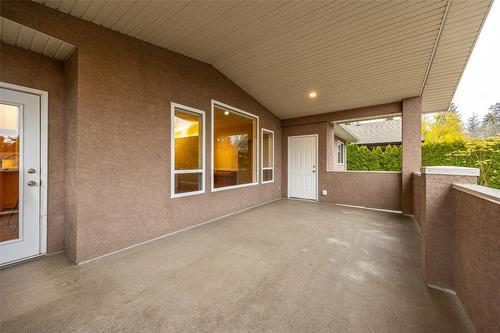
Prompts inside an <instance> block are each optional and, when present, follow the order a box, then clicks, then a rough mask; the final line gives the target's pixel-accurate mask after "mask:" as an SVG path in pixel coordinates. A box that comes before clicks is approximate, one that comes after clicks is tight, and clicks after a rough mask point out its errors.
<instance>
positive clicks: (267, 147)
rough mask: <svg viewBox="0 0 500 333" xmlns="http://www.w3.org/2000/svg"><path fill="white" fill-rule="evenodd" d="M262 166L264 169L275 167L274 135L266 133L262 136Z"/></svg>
mask: <svg viewBox="0 0 500 333" xmlns="http://www.w3.org/2000/svg"><path fill="white" fill-rule="evenodd" d="M262 138H263V141H264V142H263V143H262V149H263V152H262V166H263V167H264V168H270V167H272V166H273V134H272V133H266V132H264V135H263V136H262Z"/></svg>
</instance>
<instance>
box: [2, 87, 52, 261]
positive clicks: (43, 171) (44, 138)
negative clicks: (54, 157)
mask: <svg viewBox="0 0 500 333" xmlns="http://www.w3.org/2000/svg"><path fill="white" fill-rule="evenodd" d="M0 88H4V89H9V90H14V91H19V92H22V93H27V94H33V95H37V96H39V97H40V214H39V219H40V248H39V254H38V255H41V254H46V253H47V188H48V187H47V185H48V128H49V127H48V124H49V117H48V116H49V113H48V110H49V103H48V101H49V99H48V97H49V93H48V92H47V91H44V90H39V89H33V88H29V87H24V86H20V85H17V84H12V83H7V82H4V81H0ZM30 258H31V257H29V258H21V259H20V260H25V259H30Z"/></svg>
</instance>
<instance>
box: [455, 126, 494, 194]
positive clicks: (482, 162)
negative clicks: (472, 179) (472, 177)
mask: <svg viewBox="0 0 500 333" xmlns="http://www.w3.org/2000/svg"><path fill="white" fill-rule="evenodd" d="M499 154H500V135H497V136H495V137H490V138H486V139H473V140H468V141H466V142H465V149H464V150H457V151H454V152H452V153H449V154H446V155H447V156H449V157H460V158H463V163H467V160H469V159H472V161H474V164H475V165H476V167H477V168H479V170H480V174H479V180H478V182H479V185H483V186H488V185H489V182H498V176H499V174H498V172H499V171H498V170H497V167H498V165H496V166H495V165H494V164H495V162H496V161H498V155H499ZM492 166H493V167H492Z"/></svg>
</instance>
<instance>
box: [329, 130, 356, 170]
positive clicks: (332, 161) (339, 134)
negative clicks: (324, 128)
mask: <svg viewBox="0 0 500 333" xmlns="http://www.w3.org/2000/svg"><path fill="white" fill-rule="evenodd" d="M332 126H333V131H332V133H333V142H332V143H333V144H332V145H333V147H332V148H333V154H331V157H330V158H329V160H328V166H329V168H328V169H329V170H333V171H345V170H347V150H346V145H348V144H349V143H356V142H358V137H357V136H356V135H355V134H354V133H353V132H352V131H351V129H350V128H349V127H347V126H345V125H344V124H335V123H334V124H332ZM332 148H330V149H332Z"/></svg>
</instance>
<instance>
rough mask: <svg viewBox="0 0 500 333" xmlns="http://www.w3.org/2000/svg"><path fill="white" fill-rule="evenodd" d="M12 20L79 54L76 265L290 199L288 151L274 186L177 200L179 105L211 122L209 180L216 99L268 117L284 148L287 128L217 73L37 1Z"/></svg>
mask: <svg viewBox="0 0 500 333" xmlns="http://www.w3.org/2000/svg"><path fill="white" fill-rule="evenodd" d="M2 16H5V17H7V18H9V19H12V20H14V21H16V22H19V23H21V24H24V25H27V26H30V27H32V28H34V29H37V30H40V31H42V32H44V33H47V34H50V35H53V36H55V37H57V38H60V39H63V40H65V41H67V42H70V43H72V44H74V45H76V46H77V47H78V57H77V66H76V69H75V70H76V76H77V78H78V79H77V84H76V88H74V89H76V91H77V96H78V98H77V103H76V111H74V112H72V113H73V115H71V117H74V118H70V119H69V120H68V119H67V123H71V121H75V120H74V119H76V124H75V125H74V126H75V127H74V128H75V129H76V131H75V133H73V134H72V135H73V136H74V137H73V138H72V141H71V142H72V144H74V145H75V149H74V156H73V157H72V160H73V161H74V164H73V165H72V166H71V167H72V170H68V169H67V174H71V175H72V177H74V180H73V185H74V188H72V189H70V191H72V192H73V193H77V195H78V198H77V202H73V203H71V202H70V203H69V204H68V205H67V206H66V207H67V208H68V209H69V210H71V214H73V215H72V216H73V217H72V219H74V226H75V228H76V229H75V230H76V237H75V239H76V242H75V243H74V246H75V248H74V249H71V250H70V251H69V252H70V254H73V259H74V260H76V261H82V260H85V259H88V258H91V257H94V256H98V255H100V254H104V253H107V252H110V251H113V250H117V249H120V248H123V247H126V246H129V245H132V244H135V243H138V242H141V241H144V240H148V239H151V238H154V237H156V236H159V235H162V234H166V233H169V232H171V231H174V230H178V229H182V228H185V227H188V226H191V225H193V224H197V223H200V222H204V221H206V220H209V219H212V218H215V217H219V216H221V215H224V214H227V213H230V212H234V211H237V210H240V209H243V208H246V207H250V206H253V205H256V204H259V203H262V202H265V201H269V200H271V199H275V198H279V197H280V196H281V189H280V184H281V159H280V158H279V157H280V156H281V145H278V144H275V170H276V174H275V179H276V180H275V182H274V183H270V184H265V185H258V186H252V187H246V188H241V189H234V190H229V191H222V192H217V193H209V192H208V193H205V194H202V195H197V196H191V197H185V198H177V199H173V200H172V199H170V167H169V166H170V139H169V137H170V103H171V102H177V103H181V104H185V105H188V106H191V107H195V108H198V109H201V110H204V111H205V112H206V113H207V124H206V127H205V128H206V130H207V131H206V133H207V135H206V157H207V159H206V168H207V171H208V172H210V165H211V156H210V135H209V133H210V102H211V99H216V100H218V101H221V102H224V103H226V104H229V105H232V106H234V107H237V108H239V109H242V110H245V111H247V112H250V113H253V114H256V115H258V116H259V117H260V119H259V121H260V126H261V127H264V128H267V129H270V130H273V131H274V133H275V138H276V142H281V127H280V121H279V120H278V119H277V118H276V117H275V116H274V115H273V114H272V113H270V112H269V111H267V110H266V109H265V108H264V107H263V106H261V105H260V104H259V103H258V102H257V101H255V100H254V99H253V98H252V97H251V96H249V95H248V94H246V93H245V92H244V91H243V90H242V89H240V88H239V87H238V86H237V85H235V84H234V83H233V82H232V81H230V80H229V79H227V78H226V77H225V76H224V75H222V74H221V73H220V72H219V71H217V70H216V69H215V68H214V67H212V66H210V65H207V64H205V63H202V62H199V61H196V60H194V59H191V58H188V57H185V56H182V55H180V54H176V53H174V52H170V51H168V50H165V49H162V48H159V47H155V46H153V45H151V44H148V43H145V42H142V41H139V40H137V39H134V38H130V37H127V36H124V35H122V34H119V33H116V32H113V31H111V30H108V29H105V28H103V27H100V26H97V25H94V24H91V23H88V22H86V21H83V20H80V19H77V18H75V17H72V16H70V15H66V14H63V13H61V12H57V11H55V10H52V9H50V8H48V7H46V6H41V5H39V4H36V3H33V2H12V1H2ZM72 119H73V120H72ZM207 175H209V173H207ZM209 181H210V177H207V181H206V188H207V189H209V188H210V183H209ZM70 235H71V233H70Z"/></svg>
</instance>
